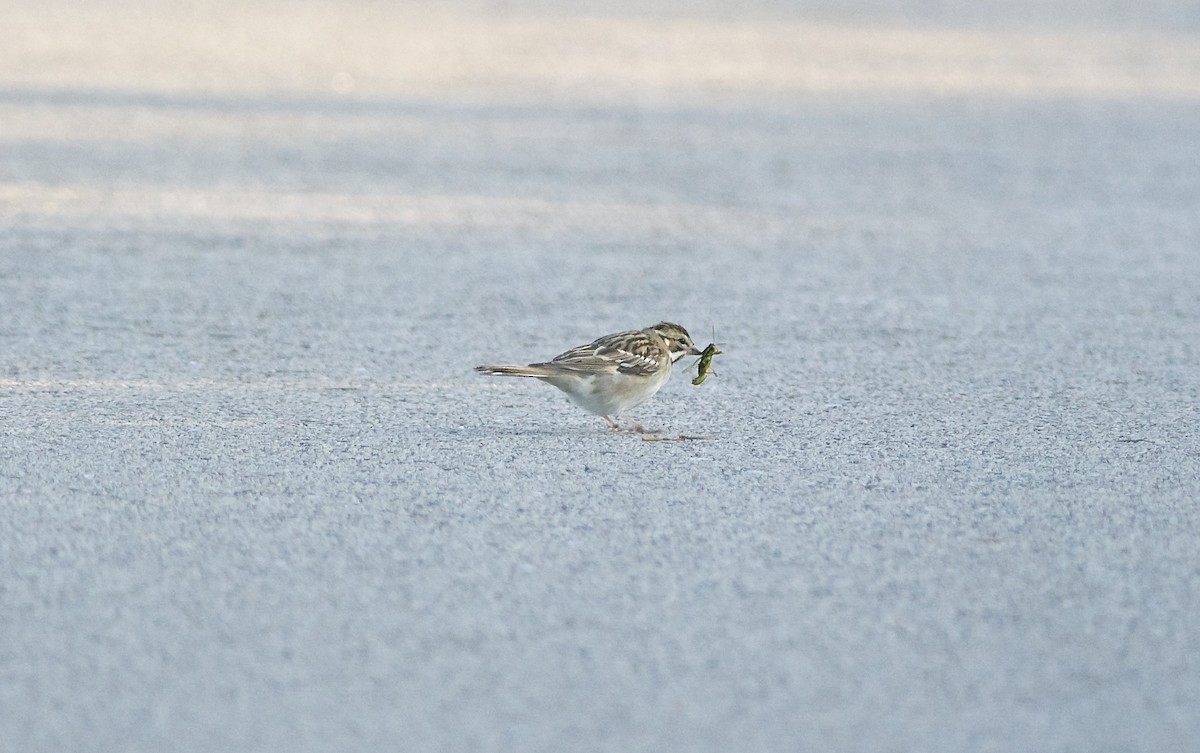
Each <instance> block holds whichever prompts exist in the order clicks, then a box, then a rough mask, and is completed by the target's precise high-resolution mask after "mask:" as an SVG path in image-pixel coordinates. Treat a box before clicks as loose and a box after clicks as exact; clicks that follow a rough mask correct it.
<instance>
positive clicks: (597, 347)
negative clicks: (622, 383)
mask: <svg viewBox="0 0 1200 753" xmlns="http://www.w3.org/2000/svg"><path fill="white" fill-rule="evenodd" d="M665 357H666V352H665V351H664V350H663V348H662V346H660V345H659V344H658V343H656V342H655V341H654V340H652V339H650V338H649V337H646V335H645V334H644V333H642V332H638V331H632V332H618V333H616V334H615V335H606V336H604V337H601V338H600V339H599V340H596V341H595V342H591V343H588V344H587V345H580V346H579V347H578V348H572V349H570V350H568V351H567V352H566V353H562V354H560V355H558V356H555V357H554V360H553V361H551V362H550V363H551V364H554V365H555V366H558V367H560V368H564V369H570V370H571V371H578V372H581V373H585V374H602V373H606V372H607V373H618V374H632V375H640V376H645V375H648V374H652V373H654V372H655V371H657V370H658V368H659V364H660V363H661V362H662V360H663V359H664V358H665Z"/></svg>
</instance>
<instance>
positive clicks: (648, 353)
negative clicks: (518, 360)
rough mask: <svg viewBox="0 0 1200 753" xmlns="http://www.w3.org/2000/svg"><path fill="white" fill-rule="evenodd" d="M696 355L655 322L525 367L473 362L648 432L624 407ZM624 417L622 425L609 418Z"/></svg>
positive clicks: (669, 327) (677, 331) (679, 333)
mask: <svg viewBox="0 0 1200 753" xmlns="http://www.w3.org/2000/svg"><path fill="white" fill-rule="evenodd" d="M689 355H690V356H698V355H701V351H700V350H698V349H697V348H696V345H695V344H694V343H693V342H692V338H691V336H690V335H688V333H687V330H686V329H684V328H683V327H681V326H679V325H678V324H672V323H670V322H659V323H658V324H655V325H654V326H653V327H647V328H646V329H638V330H630V331H628V332H617V333H615V334H611V335H605V336H604V337H601V338H599V339H597V340H594V341H592V342H590V343H588V344H587V345H580V346H579V347H577V348H572V349H570V350H568V351H567V352H565V353H562V354H560V355H557V356H555V357H554V358H553V359H552V360H550V361H546V362H544V363H531V364H529V365H528V366H477V367H475V370H476V371H479V372H482V373H484V374H496V375H500V376H519V377H533V378H534V379H540V380H542V381H543V382H547V383H549V384H552V385H554V386H555V387H557V388H559V389H560V390H562V391H563V392H565V393H567V398H568V399H569V400H570V401H571V402H573V403H575V404H576V405H578V406H579V407H581V408H583V409H584V410H586V411H588V412H589V413H594V414H596V415H597V416H601V417H602V418H604V420H605V421H606V422H607V423H608V427H609V428H610V429H613V430H614V431H622V430H625V431H634V432H637V433H639V434H646V433H653V432H649V431H648V430H647V429H645V428H644V427H643V426H642V425H641V424H639V423H638V422H636V421H634V420H633V419H631V418H629V416H627V415H626V411H628V410H630V409H632V408H636V407H637V406H639V405H641V404H642V403H644V402H646V401H647V400H649V399H650V398H651V397H653V396H654V393H656V392H658V390H659V388H661V387H662V386H663V385H664V384H666V383H667V380H668V379H670V377H671V367H672V366H673V365H674V364H675V362H676V361H678V360H679V359H680V358H683V357H684V356H689ZM614 416H615V417H619V418H623V419H624V420H625V421H627V422H629V424H630V426H631V427H632V428H631V429H627V430H626V429H623V428H622V426H621V424H620V423H619V422H617V421H616V420H614V418H613V417H614Z"/></svg>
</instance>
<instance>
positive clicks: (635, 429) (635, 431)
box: [621, 413, 662, 434]
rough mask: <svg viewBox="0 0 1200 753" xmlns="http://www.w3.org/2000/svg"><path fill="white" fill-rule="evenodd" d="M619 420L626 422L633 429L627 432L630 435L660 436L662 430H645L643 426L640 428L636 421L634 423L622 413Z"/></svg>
mask: <svg viewBox="0 0 1200 753" xmlns="http://www.w3.org/2000/svg"><path fill="white" fill-rule="evenodd" d="M621 418H623V419H625V420H626V421H628V422H629V424H630V425H631V426H632V427H633V428H631V429H629V432H630V433H632V434H662V429H647V428H646V427H645V426H642V425H641V424H639V423H638V422H637V421H634V420H633V419H632V418H630V417H629V416H627V415H625V414H624V413H622V414H621Z"/></svg>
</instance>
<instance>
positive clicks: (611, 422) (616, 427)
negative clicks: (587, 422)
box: [600, 416, 623, 431]
mask: <svg viewBox="0 0 1200 753" xmlns="http://www.w3.org/2000/svg"><path fill="white" fill-rule="evenodd" d="M600 418H603V419H604V423H606V424H608V428H609V430H610V431H623V429H621V425H620V424H619V423H617V422H616V421H614V420H612V419H611V418H609V417H608V416H601V417H600Z"/></svg>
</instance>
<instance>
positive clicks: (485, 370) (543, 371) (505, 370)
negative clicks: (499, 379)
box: [475, 366, 554, 378]
mask: <svg viewBox="0 0 1200 753" xmlns="http://www.w3.org/2000/svg"><path fill="white" fill-rule="evenodd" d="M475 370H476V371H478V372H479V373H481V374H494V375H496V376H517V377H539V378H545V377H548V376H552V375H553V374H554V372H553V371H552V370H550V369H548V368H546V367H545V366H476V367H475Z"/></svg>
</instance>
